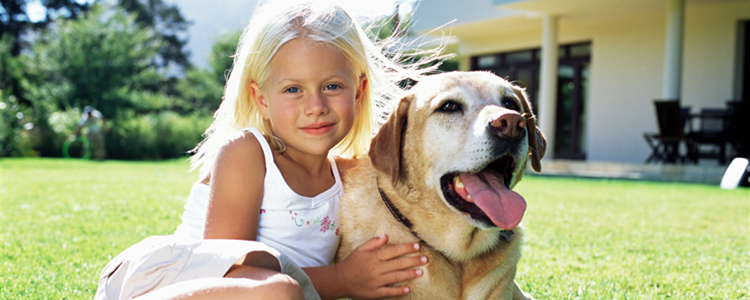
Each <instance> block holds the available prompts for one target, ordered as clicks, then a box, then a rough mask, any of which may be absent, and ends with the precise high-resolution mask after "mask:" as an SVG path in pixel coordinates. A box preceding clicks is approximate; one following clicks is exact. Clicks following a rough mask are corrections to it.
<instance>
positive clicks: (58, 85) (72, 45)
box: [22, 5, 173, 156]
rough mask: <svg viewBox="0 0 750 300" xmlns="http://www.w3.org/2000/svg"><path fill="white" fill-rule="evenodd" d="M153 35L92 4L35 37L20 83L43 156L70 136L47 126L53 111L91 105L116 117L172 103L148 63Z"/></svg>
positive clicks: (51, 153) (153, 48)
mask: <svg viewBox="0 0 750 300" xmlns="http://www.w3.org/2000/svg"><path fill="white" fill-rule="evenodd" d="M154 35H155V33H154V32H153V31H151V30H148V29H145V28H142V27H141V26H138V25H137V24H136V23H135V20H134V18H133V17H132V16H130V15H128V14H126V13H124V12H123V11H122V10H119V9H115V10H113V11H112V10H110V11H107V10H105V8H104V7H102V6H100V5H94V6H93V7H92V8H91V11H90V13H89V14H88V15H87V16H86V17H84V18H81V19H79V20H62V21H58V24H57V26H55V28H54V29H53V30H49V31H47V32H45V33H44V34H42V35H41V36H40V37H39V39H38V40H37V42H36V43H35V44H34V47H33V48H32V50H33V52H32V54H28V55H26V59H25V60H24V61H25V64H26V65H25V69H26V70H27V73H26V74H25V81H24V84H23V85H22V86H23V90H24V93H25V98H27V99H30V101H31V104H32V108H33V109H32V112H33V116H32V118H33V120H34V121H33V122H34V124H35V127H34V137H35V139H36V141H35V143H34V144H35V145H36V146H35V148H36V149H37V150H38V151H40V153H41V154H42V155H44V156H57V155H59V153H58V152H59V149H60V145H61V144H62V141H63V139H64V138H65V137H66V136H67V134H69V133H64V132H56V131H55V129H56V128H63V129H64V128H65V126H54V125H55V124H49V120H50V116H52V113H53V112H56V111H70V110H71V109H78V108H80V107H83V106H85V105H91V106H94V107H96V108H97V109H98V110H100V111H101V112H102V113H103V114H104V116H105V117H106V118H107V119H116V118H117V116H118V115H119V114H123V113H125V112H126V111H132V112H133V113H148V112H153V111H159V110H164V109H168V108H170V107H171V106H172V104H173V101H172V100H171V99H170V98H169V97H167V96H164V93H163V91H162V90H161V89H162V86H164V83H165V82H166V80H167V79H166V77H165V76H164V75H163V74H162V73H161V72H162V71H160V70H158V69H156V68H155V67H154V66H153V64H152V60H153V59H154V56H156V54H157V53H158V50H159V49H160V47H161V44H160V42H159V41H160V40H159V39H154V38H153V37H154ZM58 131H59V130H58Z"/></svg>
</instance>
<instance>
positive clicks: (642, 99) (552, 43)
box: [412, 0, 750, 164]
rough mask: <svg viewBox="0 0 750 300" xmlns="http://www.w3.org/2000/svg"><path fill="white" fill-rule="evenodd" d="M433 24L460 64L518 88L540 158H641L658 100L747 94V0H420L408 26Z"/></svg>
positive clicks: (711, 103)
mask: <svg viewBox="0 0 750 300" xmlns="http://www.w3.org/2000/svg"><path fill="white" fill-rule="evenodd" d="M452 20H455V21H453V22H452V23H450V22H451V21H452ZM448 23H450V24H448ZM446 24H448V25H446ZM440 26H444V27H443V28H442V29H441V30H437V31H435V32H433V33H430V34H432V35H434V34H438V35H440V34H446V35H450V36H451V38H450V39H449V43H450V44H449V46H448V49H449V50H451V51H454V52H455V53H456V54H457V57H456V59H457V60H458V63H459V69H460V70H489V71H492V72H494V73H496V74H498V75H500V76H501V77H506V78H508V79H509V80H511V81H514V82H516V83H518V84H519V85H521V86H524V87H526V88H527V91H528V93H529V95H530V98H531V99H532V102H533V103H534V107H535V108H536V112H537V113H538V123H539V125H540V127H541V129H542V131H543V132H544V133H545V134H546V135H547V137H548V141H549V142H550V144H549V146H550V147H549V148H548V152H547V154H548V157H547V158H546V160H552V161H554V160H574V161H583V162H587V163H592V162H615V163H637V164H642V163H643V162H644V161H645V160H646V159H647V157H649V155H650V154H651V153H652V150H651V148H650V147H649V145H648V144H647V143H646V141H645V140H644V133H648V132H658V126H657V118H656V113H655V109H654V100H655V99H679V101H680V104H681V106H683V107H690V110H691V112H692V113H697V112H700V111H701V110H703V109H707V108H725V107H726V105H727V101H729V100H734V101H740V102H742V103H746V104H747V103H748V102H747V101H750V99H748V98H750V97H748V95H749V94H750V92H749V89H750V74H748V73H750V72H749V71H748V65H749V63H750V57H749V53H750V49H748V48H750V47H749V46H748V43H749V42H750V38H749V36H750V0H629V1H621V0H564V1H563V0H462V1H455V0H423V1H421V2H420V3H419V4H418V6H417V7H416V9H415V11H414V23H413V27H412V30H413V31H414V32H416V33H418V34H426V33H428V32H430V31H431V30H433V29H435V28H437V27H440ZM743 101H744V102H743ZM549 112H552V113H549ZM742 132H743V133H744V134H747V135H750V128H747V129H743V131H742ZM727 151H728V152H729V153H728V154H729V155H732V154H733V153H731V152H732V151H735V150H732V149H731V148H730V149H728V150H727ZM711 164H715V161H714V162H712V163H711Z"/></svg>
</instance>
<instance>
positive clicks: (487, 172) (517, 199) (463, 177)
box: [440, 156, 526, 229]
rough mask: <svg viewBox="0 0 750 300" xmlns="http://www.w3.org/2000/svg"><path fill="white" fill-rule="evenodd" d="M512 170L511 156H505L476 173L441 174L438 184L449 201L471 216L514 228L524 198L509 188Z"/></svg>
mask: <svg viewBox="0 0 750 300" xmlns="http://www.w3.org/2000/svg"><path fill="white" fill-rule="evenodd" d="M514 169H515V161H514V160H513V158H512V157H510V156H504V157H502V158H500V159H498V160H496V161H494V162H492V163H491V164H489V165H488V166H487V167H486V168H484V169H483V170H481V171H479V172H478V173H469V172H465V173H462V172H455V173H449V174H446V175H443V177H441V178H440V185H441V188H442V190H443V195H444V196H445V199H446V200H447V201H448V204H450V205H452V206H453V207H455V208H456V209H458V210H459V211H462V212H464V213H467V214H469V215H470V216H471V218H472V219H474V220H477V221H480V222H482V223H485V224H486V225H487V226H497V227H500V228H502V229H513V228H515V227H516V226H518V224H519V223H521V219H522V218H523V213H524V212H525V211H526V201H525V200H524V199H523V197H521V195H519V194H518V193H516V192H514V191H511V190H510V188H509V187H510V183H511V182H512V179H513V170H514Z"/></svg>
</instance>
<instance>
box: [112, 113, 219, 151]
mask: <svg viewBox="0 0 750 300" xmlns="http://www.w3.org/2000/svg"><path fill="white" fill-rule="evenodd" d="M211 121H212V119H211V116H206V115H202V114H197V113H195V114H190V115H179V114H177V113H175V112H172V111H164V112H160V113H153V114H147V115H140V116H135V115H133V114H132V113H122V114H121V115H118V116H117V117H116V118H115V120H114V121H112V122H110V123H108V126H109V127H110V131H109V133H107V134H106V145H107V157H108V158H114V159H130V160H133V159H165V158H175V157H184V156H186V155H187V152H188V151H189V150H190V149H192V148H194V147H195V145H197V144H198V143H199V142H200V141H201V139H202V137H201V136H202V134H203V132H204V131H205V130H206V128H208V125H210V124H211Z"/></svg>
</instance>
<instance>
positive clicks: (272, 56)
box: [96, 1, 427, 299]
mask: <svg viewBox="0 0 750 300" xmlns="http://www.w3.org/2000/svg"><path fill="white" fill-rule="evenodd" d="M396 54H397V53H390V54H389V56H390V58H389V57H387V56H386V55H384V54H383V47H382V46H380V47H378V46H376V45H375V44H373V43H372V42H371V41H370V40H369V39H368V38H367V35H366V34H365V32H364V31H363V30H362V29H361V28H360V27H359V26H358V25H357V24H356V23H355V22H354V20H353V19H352V18H351V17H350V16H349V15H348V14H347V13H346V12H344V11H343V10H342V9H341V8H340V7H338V6H336V5H334V4H332V3H329V2H323V1H301V2H299V1H298V2H295V3H293V4H290V1H277V2H276V3H267V4H264V5H263V6H260V7H259V8H258V9H256V12H255V14H254V15H253V17H252V18H251V22H250V24H249V25H248V26H247V28H246V30H245V32H244V33H243V35H242V38H241V41H240V44H239V46H238V51H237V54H236V56H235V61H234V65H233V69H232V71H231V73H230V76H229V79H228V82H227V85H226V89H225V95H224V101H223V102H222V105H221V107H220V108H219V109H218V111H217V112H216V114H215V116H214V123H213V124H212V125H211V126H210V127H209V129H208V130H207V132H206V139H205V140H204V141H203V142H202V143H201V144H200V145H199V146H198V147H196V154H195V155H194V156H193V159H192V161H193V166H194V167H196V168H199V169H200V174H201V179H200V180H199V181H198V182H197V183H196V184H195V185H193V188H192V190H191V194H190V197H189V199H188V203H187V204H186V205H185V212H184V214H183V217H182V224H181V225H180V226H178V228H177V230H176V231H175V234H174V235H172V236H166V237H164V236H162V237H151V238H148V239H146V240H144V241H142V242H140V243H138V244H136V245H134V246H133V247H131V248H129V249H127V250H126V251H124V252H123V253H122V254H120V255H119V256H118V257H116V258H115V259H114V260H113V261H112V262H110V263H109V265H107V267H105V269H104V271H103V272H102V276H101V279H100V283H99V289H98V291H97V296H96V298H97V299H130V298H133V297H137V298H138V299H201V298H218V297H222V298H227V299H232V298H238V299H239V298H243V299H301V298H302V297H304V298H306V299H321V298H322V299H335V298H341V297H357V298H380V297H386V296H391V297H392V296H399V295H404V294H406V293H408V287H407V288H404V287H390V286H389V285H390V284H392V283H397V282H402V281H406V280H409V279H413V278H416V277H419V276H421V275H422V270H421V269H419V268H418V267H419V266H422V265H424V264H425V263H426V258H425V257H420V256H410V257H407V256H405V255H406V254H410V253H414V252H416V251H417V250H418V249H419V245H418V244H414V243H409V244H401V245H395V246H388V247H383V246H384V245H385V243H386V242H387V237H386V236H382V237H374V238H373V239H372V240H370V241H368V242H367V243H365V244H363V245H362V246H360V247H359V248H358V249H357V251H355V252H354V253H353V254H352V255H350V256H349V257H348V258H347V259H346V260H344V261H342V262H340V263H338V264H335V265H331V263H332V260H333V257H334V255H335V252H336V250H337V248H338V243H339V237H338V227H337V221H338V200H339V198H340V197H341V194H342V186H341V180H340V175H339V173H340V172H346V170H347V169H348V168H350V167H352V166H353V165H355V164H356V157H357V156H359V155H360V154H363V153H365V152H366V150H367V148H368V146H369V142H370V139H371V137H372V136H373V132H374V131H375V130H376V129H377V128H378V125H379V124H380V122H382V121H383V119H384V118H385V116H386V114H385V113H384V111H386V110H388V109H389V108H390V105H389V104H388V100H391V99H398V96H399V94H400V92H401V90H400V89H399V86H398V82H400V81H401V80H404V79H406V78H410V79H418V77H419V75H420V74H421V73H422V72H425V71H427V70H419V69H417V68H416V67H404V66H402V65H399V64H396V63H394V62H393V59H398V55H396ZM415 65H416V64H415Z"/></svg>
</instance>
